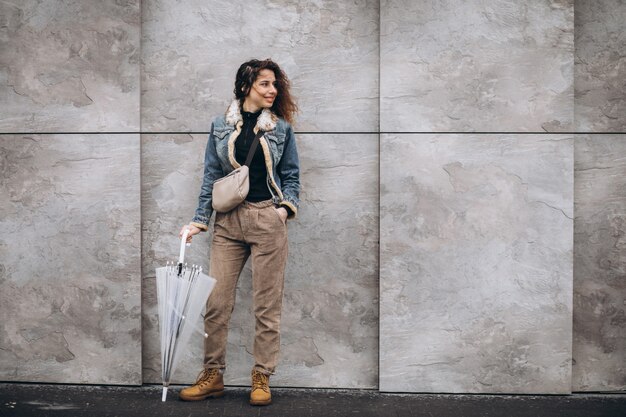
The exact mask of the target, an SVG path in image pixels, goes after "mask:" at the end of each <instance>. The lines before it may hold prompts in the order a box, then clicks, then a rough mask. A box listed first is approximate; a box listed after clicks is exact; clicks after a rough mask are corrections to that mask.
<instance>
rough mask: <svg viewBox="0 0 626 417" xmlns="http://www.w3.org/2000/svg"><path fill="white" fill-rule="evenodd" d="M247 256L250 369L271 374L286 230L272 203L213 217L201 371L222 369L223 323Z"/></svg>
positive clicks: (275, 358)
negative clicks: (249, 267) (251, 343)
mask: <svg viewBox="0 0 626 417" xmlns="http://www.w3.org/2000/svg"><path fill="white" fill-rule="evenodd" d="M250 255H252V294H253V303H254V315H255V319H256V324H255V336H254V360H255V365H254V368H255V369H257V370H259V371H261V372H263V373H265V374H268V375H269V374H273V373H274V370H275V368H276V364H277V362H278V353H279V350H280V314H281V306H282V300H283V283H284V276H285V263H286V261H287V225H286V224H285V223H283V221H282V220H281V218H280V216H279V214H278V212H277V210H276V207H275V205H274V204H273V203H272V201H271V200H267V201H261V202H258V203H251V202H247V201H244V202H243V203H242V204H241V205H239V206H238V207H237V208H236V209H233V210H232V211H230V212H228V213H217V214H216V217H215V230H214V233H213V241H212V243H211V264H210V271H209V275H211V276H212V277H213V278H215V279H216V280H217V283H216V284H215V287H214V288H213V291H212V292H211V295H210V296H209V299H208V300H207V314H206V316H205V318H204V329H205V332H206V333H207V334H208V338H206V339H205V342H204V367H205V368H207V369H209V368H218V369H223V368H225V367H226V341H227V337H228V322H229V321H230V316H231V313H232V311H233V308H234V305H235V291H236V288H237V281H238V279H239V274H240V273H241V270H242V269H243V266H244V264H245V263H246V260H247V259H248V257H249V256H250Z"/></svg>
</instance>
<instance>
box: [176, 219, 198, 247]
mask: <svg viewBox="0 0 626 417" xmlns="http://www.w3.org/2000/svg"><path fill="white" fill-rule="evenodd" d="M185 230H189V234H188V235H187V242H185V243H191V237H192V236H193V235H197V234H198V233H200V232H201V231H202V229H200V228H199V227H196V226H193V225H191V224H186V225H184V226H183V228H182V229H180V233H179V234H178V237H179V238H181V239H182V237H183V233H185Z"/></svg>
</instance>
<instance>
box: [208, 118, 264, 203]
mask: <svg viewBox="0 0 626 417" xmlns="http://www.w3.org/2000/svg"><path fill="white" fill-rule="evenodd" d="M261 136H263V131H262V130H260V129H259V131H258V133H257V134H256V136H255V137H254V140H253V141H252V144H251V145H250V151H248V158H246V163H245V164H244V165H242V166H240V167H239V168H237V169H236V170H234V171H233V172H231V173H230V174H228V175H226V176H225V177H222V178H220V179H219V180H216V181H215V182H214V183H213V201H212V205H213V209H214V210H215V211H217V212H218V213H226V212H228V211H231V210H232V209H234V208H235V207H237V206H238V205H239V204H241V202H242V201H243V200H245V199H246V197H247V196H248V191H250V179H249V178H248V175H249V173H250V170H249V168H248V167H249V166H250V162H252V157H253V156H254V153H255V152H256V147H257V145H258V144H259V138H260V137H261Z"/></svg>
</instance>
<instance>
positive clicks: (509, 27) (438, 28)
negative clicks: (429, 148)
mask: <svg viewBox="0 0 626 417" xmlns="http://www.w3.org/2000/svg"><path fill="white" fill-rule="evenodd" d="M380 11H381V17H380V20H381V30H380V31H381V38H380V71H381V73H380V75H381V81H380V85H381V93H380V95H381V101H380V102H381V106H380V108H381V115H380V120H381V130H382V131H384V132H417V131H421V132H423V131H426V132H428V131H436V132H442V131H480V132H484V131H497V132H511V131H544V130H545V131H568V130H571V128H572V123H573V112H574V109H573V82H574V79H573V40H574V34H573V26H574V9H573V0H565V1H558V2H556V1H550V0H532V1H522V2H511V1H504V0H497V1H484V0H470V1H463V2H459V1H454V0H445V1H431V0H429V1H402V0H382V1H381V6H380Z"/></svg>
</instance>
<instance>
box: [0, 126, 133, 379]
mask: <svg viewBox="0 0 626 417" xmlns="http://www.w3.org/2000/svg"><path fill="white" fill-rule="evenodd" d="M0 195H2V198H1V199H0V285H1V286H2V291H1V292H0V316H1V317H2V322H1V324H0V380H3V381H37V382H61V383H91V384H140V383H141V303H140V301H141V300H140V295H141V286H140V284H141V282H140V259H139V258H140V239H139V231H140V229H139V228H140V225H139V222H140V218H139V214H140V213H139V197H138V195H139V137H138V136H136V135H116V136H109V137H105V136H102V135H99V136H82V135H69V136H59V135H47V136H34V135H33V136H14V135H4V136H0Z"/></svg>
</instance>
